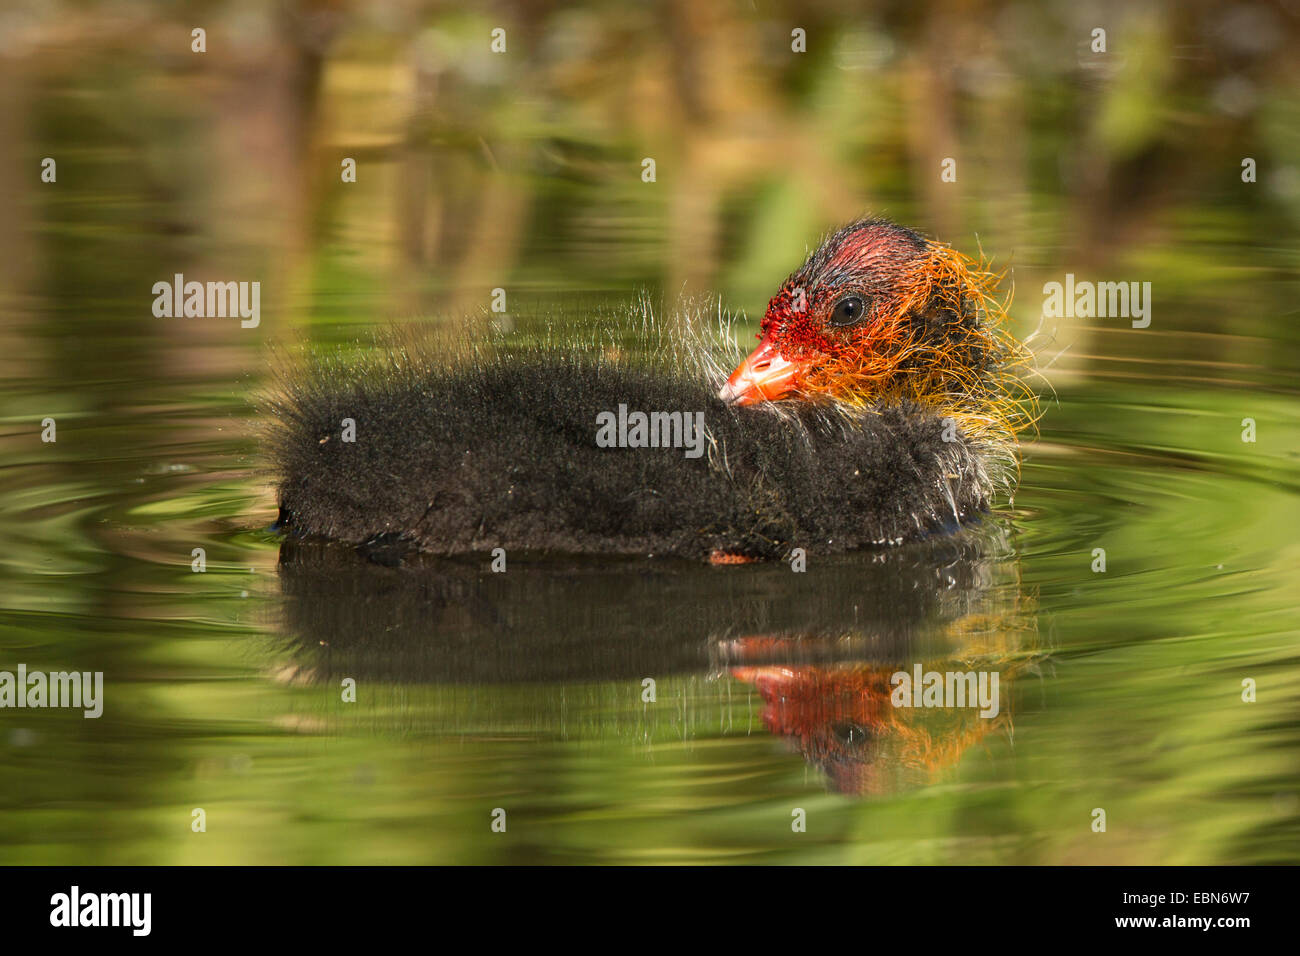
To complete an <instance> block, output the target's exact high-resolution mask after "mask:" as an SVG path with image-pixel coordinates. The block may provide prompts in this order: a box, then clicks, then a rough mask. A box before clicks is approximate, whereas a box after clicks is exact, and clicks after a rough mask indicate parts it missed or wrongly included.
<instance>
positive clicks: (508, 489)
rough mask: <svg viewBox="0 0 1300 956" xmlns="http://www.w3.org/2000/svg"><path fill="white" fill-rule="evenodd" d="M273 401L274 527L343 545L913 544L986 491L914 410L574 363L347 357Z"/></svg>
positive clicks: (611, 364) (817, 548) (547, 355)
mask: <svg viewBox="0 0 1300 956" xmlns="http://www.w3.org/2000/svg"><path fill="white" fill-rule="evenodd" d="M272 410H273V412H274V417H275V419H276V422H277V426H276V428H275V430H274V434H273V437H272V449H271V454H272V458H273V461H274V464H275V468H276V470H277V473H278V474H277V481H278V485H279V492H280V504H281V523H282V525H283V526H284V527H285V529H286V530H287V531H290V532H296V533H302V534H313V535H321V536H325V537H329V538H334V539H337V540H340V541H344V542H348V543H352V544H364V543H367V542H371V543H374V542H383V543H389V544H394V545H396V546H398V547H414V548H418V549H420V550H425V551H432V552H439V553H457V552H472V551H482V552H487V551H490V550H491V549H493V548H497V547H501V548H505V549H506V550H507V551H512V550H518V549H526V550H530V551H568V552H598V553H624V554H677V555H682V556H686V557H696V558H703V557H707V556H709V555H710V554H713V553H719V554H727V555H739V556H749V557H755V558H776V557H781V556H783V555H785V554H787V553H788V552H789V551H790V550H791V549H792V548H796V547H802V548H805V549H806V550H807V551H809V552H812V553H816V552H826V551H840V550H848V549H855V548H861V547H868V546H872V545H878V544H894V543H898V542H900V541H905V540H910V539H914V538H918V537H922V536H925V535H927V534H929V533H932V532H934V531H936V530H940V529H944V528H950V527H953V526H955V525H956V524H957V523H959V522H961V521H964V520H966V519H968V518H969V517H971V516H972V515H973V514H974V513H976V512H978V511H981V510H983V509H984V508H986V507H987V503H988V496H989V493H990V490H991V481H990V476H989V474H988V470H987V469H988V465H987V462H986V461H985V459H984V456H983V455H982V454H981V453H980V451H979V449H977V448H976V447H975V446H973V445H972V444H971V443H970V442H969V441H968V440H967V439H966V438H965V437H964V436H962V435H961V434H960V432H957V433H956V434H954V430H953V428H952V422H951V421H950V420H949V421H947V422H945V421H944V420H943V419H941V418H940V417H939V416H938V415H937V414H936V413H933V412H930V411H927V410H926V409H924V408H922V407H920V406H917V405H915V404H896V405H891V406H885V407H877V408H868V409H865V410H861V411H857V412H850V411H846V410H843V409H840V408H838V407H836V406H832V405H820V404H802V403H801V404H798V405H792V406H790V407H783V408H780V409H777V408H776V407H772V406H767V407H764V406H760V407H732V406H728V405H724V404H723V403H722V402H721V401H719V400H718V398H717V397H716V396H715V394H714V390H713V389H711V388H710V387H708V385H707V384H706V383H705V382H703V381H696V380H692V379H691V378H688V377H686V376H684V375H677V374H674V373H672V372H671V371H667V370H664V369H660V368H652V367H641V366H637V365H634V364H627V363H624V362H620V361H615V360H609V359H605V358H600V357H592V356H585V355H583V354H580V353H579V354H574V353H564V352H533V353H528V354H522V355H513V356H509V355H508V356H504V357H493V358H489V359H486V360H482V361H478V362H472V363H468V364H463V365H461V366H459V367H455V368H451V369H445V368H437V367H432V366H421V365H418V364H416V365H412V364H405V365H401V366H398V365H394V364H391V363H390V364H389V365H386V366H374V367H371V368H369V369H368V370H353V371H351V372H349V371H348V370H347V369H345V368H343V367H341V366H340V367H335V368H333V369H331V370H325V371H318V372H317V373H316V374H314V375H309V376H307V377H304V378H299V379H296V380H294V381H293V382H292V383H291V384H290V386H289V387H288V388H287V389H286V390H285V392H284V393H283V394H282V395H281V396H280V397H279V398H278V399H277V400H276V401H275V402H273V408H272ZM637 413H641V414H644V415H645V416H646V419H647V420H650V416H651V413H658V414H657V417H655V418H654V419H653V420H652V423H651V426H650V427H649V429H646V428H644V427H643V428H641V429H640V430H639V431H638V421H639V419H638V418H637ZM674 413H676V416H675V417H674ZM345 420H351V421H352V422H353V423H355V424H354V430H353V432H352V434H350V435H348V436H347V437H351V438H352V439H353V440H351V441H345V440H344V437H345V433H344V428H345V426H344V421H345ZM695 423H699V424H700V425H702V428H701V430H700V432H699V434H698V435H696V434H695V433H694V432H693V431H692V429H693V427H694V425H695ZM945 438H946V439H948V440H945ZM652 439H654V440H655V441H654V444H657V445H659V447H653V446H652V445H651V440H652ZM659 439H661V440H659ZM642 445H646V446H648V447H641V446H642ZM665 445H666V446H667V447H664V446H665ZM633 446H635V447H633Z"/></svg>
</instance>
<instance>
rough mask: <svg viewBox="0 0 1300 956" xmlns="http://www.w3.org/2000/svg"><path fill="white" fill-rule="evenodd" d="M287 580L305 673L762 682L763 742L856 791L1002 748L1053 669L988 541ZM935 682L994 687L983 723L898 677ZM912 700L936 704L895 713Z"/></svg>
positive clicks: (319, 547) (313, 566)
mask: <svg viewBox="0 0 1300 956" xmlns="http://www.w3.org/2000/svg"><path fill="white" fill-rule="evenodd" d="M381 557H382V556H381ZM279 570H280V583H281V590H282V594H283V602H282V608H283V626H282V628H281V630H282V632H283V636H284V638H285V639H286V646H285V648H283V650H284V651H287V653H288V654H289V655H290V658H291V663H290V668H289V669H290V670H291V671H292V673H294V674H295V675H297V677H298V678H299V679H302V680H307V681H311V682H324V683H335V684H336V683H337V682H338V680H339V679H340V678H341V677H344V676H350V677H353V678H356V679H357V680H358V682H362V681H372V682H374V681H379V682H387V683H393V684H413V683H418V684H424V685H429V686H433V687H437V686H448V685H473V686H481V685H492V686H502V685H504V686H507V687H509V686H513V685H525V684H527V685H548V684H556V685H564V684H576V683H586V682H620V681H628V682H634V683H635V685H636V686H637V687H639V685H640V682H641V681H642V679H643V678H646V677H653V678H655V679H657V680H658V679H662V678H664V677H668V676H671V675H690V674H695V675H710V676H712V677H714V678H716V679H718V680H722V681H737V682H740V683H742V684H748V685H751V686H752V687H753V688H754V690H755V691H756V693H757V695H758V696H759V698H760V699H761V702H762V719H763V722H764V724H765V726H766V727H767V728H768V730H770V731H771V733H773V734H774V735H776V736H778V737H780V738H782V739H784V740H785V741H786V742H787V744H788V745H789V746H790V747H791V748H792V749H793V750H795V751H796V752H798V753H799V754H800V755H801V756H802V757H803V759H804V760H806V761H807V762H808V763H809V764H810V765H812V766H815V767H816V768H818V769H819V770H820V771H821V772H823V773H824V775H825V779H826V781H827V784H828V786H829V787H831V788H832V789H834V790H836V791H839V792H841V793H845V794H853V795H872V794H881V793H888V792H894V791H896V790H899V789H903V788H908V787H914V786H919V785H924V784H926V783H930V782H933V781H935V780H938V779H941V778H942V777H943V775H944V774H945V773H947V772H949V771H950V770H951V769H952V768H953V767H954V766H955V765H956V764H957V762H958V761H959V760H960V759H961V757H962V755H963V754H964V753H965V752H967V751H968V750H969V749H970V748H972V747H973V746H975V745H976V744H978V743H980V742H982V741H986V740H988V739H989V738H990V736H991V735H995V734H1008V733H1009V732H1010V729H1011V721H1012V713H1013V703H1014V690H1015V683H1016V681H1017V679H1018V678H1019V677H1020V676H1021V675H1022V674H1023V673H1024V672H1026V671H1027V670H1032V669H1034V668H1035V667H1036V666H1037V664H1038V662H1039V661H1040V660H1041V658H1042V653H1041V649H1040V648H1039V646H1038V635H1037V631H1036V627H1035V614H1034V602H1033V601H1032V599H1031V598H1030V597H1029V596H1027V595H1026V594H1025V593H1024V591H1023V589H1022V588H1021V586H1020V582H1019V580H1018V566H1017V564H1016V561H1015V559H1014V557H1013V555H1012V554H1011V551H1010V549H1009V548H1008V547H1007V545H1006V543H1005V541H1003V540H1002V539H1001V538H1000V537H998V536H996V535H990V534H987V533H980V534H972V533H962V534H959V535H956V536H948V537H945V538H940V539H935V540H932V541H929V542H923V543H921V544H918V545H914V546H909V547H905V548H896V549H892V550H889V551H883V552H877V553H865V554H856V555H848V556H840V557H837V558H835V559H834V560H830V559H827V560H824V561H820V562H819V561H816V560H813V561H810V562H809V567H808V570H807V571H805V572H803V573H795V572H793V571H792V569H791V567H790V566H788V565H783V564H772V565H751V566H742V567H734V568H701V567H699V566H698V565H697V564H694V563H690V562H677V561H639V562H638V561H628V560H601V559H596V558H573V557H557V556H546V557H536V558H532V559H529V560H525V559H522V558H519V559H511V560H510V564H509V566H508V570H507V571H506V572H505V573H494V572H492V571H491V570H490V567H489V562H488V561H487V560H486V559H485V560H481V561H480V560H473V559H463V558H458V559H447V558H435V557H431V556H416V557H414V558H412V557H411V556H405V557H403V559H402V560H401V561H399V562H391V561H382V560H378V559H376V558H375V556H373V555H368V554H366V553H365V552H364V551H362V552H360V553H358V552H356V551H354V550H353V549H349V548H344V547H340V546H338V545H334V544H318V543H312V542H304V541H301V540H295V539H290V540H286V541H285V542H284V543H283V544H282V549H281V561H280V569H279ZM918 666H919V670H918ZM932 673H937V674H939V675H943V674H948V673H958V674H967V673H969V674H984V675H985V676H986V677H987V676H988V675H990V674H996V675H997V678H996V679H997V687H996V690H997V696H998V706H997V708H996V713H988V715H987V716H981V708H980V707H979V706H976V705H975V704H977V701H976V700H975V699H974V693H973V691H974V686H975V685H974V684H972V685H971V687H972V699H971V700H965V701H962V702H961V703H962V705H961V706H944V701H943V699H942V693H939V692H936V694H932V695H931V697H932V698H933V699H930V700H928V701H926V700H923V695H922V694H921V690H920V688H918V689H917V690H916V691H915V692H912V691H910V690H908V694H907V695H906V699H905V700H904V690H905V689H907V688H902V687H901V685H902V684H904V683H906V681H904V680H903V679H902V678H900V677H899V676H898V675H900V674H905V675H907V678H908V680H910V679H911V678H912V677H913V676H914V675H916V676H919V675H921V674H932ZM987 689H988V688H986V691H987ZM913 700H914V702H915V703H929V704H931V706H902V705H901V703H903V702H908V703H910V702H912V701H913ZM949 703H951V701H950V702H949ZM935 704H937V706H935ZM988 710H989V708H985V712H986V713H987V712H988Z"/></svg>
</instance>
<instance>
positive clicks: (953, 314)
mask: <svg viewBox="0 0 1300 956" xmlns="http://www.w3.org/2000/svg"><path fill="white" fill-rule="evenodd" d="M999 279H1000V276H997V275H994V274H992V273H990V272H988V271H986V270H984V269H983V267H982V265H981V264H976V263H974V262H972V261H971V260H970V259H967V258H966V257H965V256H963V255H961V254H960V253H958V252H956V251H955V250H953V249H952V248H950V247H949V246H946V245H944V244H942V243H938V242H933V241H930V240H927V239H924V238H923V237H921V236H920V235H918V234H916V233H915V232H912V231H911V230H910V229H905V228H903V227H901V226H897V225H895V224H893V223H891V222H887V221H884V220H880V219H864V220H859V221H858V222H854V223H852V224H850V225H848V226H846V227H844V228H843V229H841V230H839V231H838V232H836V233H834V234H833V235H831V236H830V237H829V238H827V239H826V241H825V242H823V243H822V245H821V246H820V247H819V248H818V249H817V250H816V251H815V252H813V253H812V255H810V256H809V257H808V260H807V261H806V262H805V263H804V264H803V266H801V267H800V268H799V269H798V270H797V271H796V272H795V273H794V274H793V275H791V276H790V277H789V278H788V279H786V281H785V282H784V283H783V284H782V285H781V288H780V289H779V290H778V291H777V293H776V295H775V296H773V298H772V301H771V302H770V303H769V304H768V307H767V312H766V314H765V315H764V316H763V323H762V328H761V331H760V332H759V339H760V343H759V346H758V348H756V349H755V350H754V351H753V353H751V354H750V355H749V357H748V358H746V359H745V361H744V362H742V363H741V364H740V366H739V367H738V368H737V369H736V370H735V372H733V373H732V375H731V377H730V378H729V379H728V380H727V383H726V385H724V386H723V388H722V390H721V392H720V393H719V397H720V398H721V399H722V400H723V401H724V402H727V403H729V404H735V405H749V404H755V403H759V402H775V401H780V400H800V399H802V400H805V401H817V400H826V401H834V402H837V403H839V404H841V405H847V406H850V407H858V408H864V407H869V406H873V405H877V404H881V403H884V402H888V401H891V400H909V401H914V402H917V403H919V404H922V405H925V406H928V407H932V408H934V409H935V410H936V411H938V412H940V413H942V414H945V415H947V414H951V415H952V416H953V417H954V418H956V419H957V420H958V421H959V422H960V423H961V424H962V425H963V427H966V428H967V429H968V430H969V431H985V430H986V428H987V427H988V426H993V427H994V430H997V431H1001V432H1004V433H1005V432H1006V431H1010V433H1011V435H1012V436H1014V433H1015V431H1016V430H1017V429H1018V427H1019V426H1020V424H1021V423H1022V421H1023V419H1024V418H1025V414H1024V409H1023V408H1022V407H1021V401H1020V399H1019V398H1017V397H1015V395H1016V389H1015V387H1014V386H1013V384H1012V380H1013V379H1014V374H1013V372H1012V370H1013V368H1014V367H1015V366H1016V365H1018V364H1020V363H1021V361H1022V359H1023V357H1024V355H1025V352H1024V349H1023V346H1021V345H1020V344H1019V343H1018V342H1016V341H1015V340H1014V339H1013V338H1012V337H1011V336H1010V335H1009V334H1008V333H1006V332H1005V331H1004V329H1003V324H1004V321H1005V318H1006V312H1005V308H1004V306H1003V305H1001V304H999V303H998V302H997V300H996V299H995V298H994V296H995V294H996V291H997V285H998V281H999Z"/></svg>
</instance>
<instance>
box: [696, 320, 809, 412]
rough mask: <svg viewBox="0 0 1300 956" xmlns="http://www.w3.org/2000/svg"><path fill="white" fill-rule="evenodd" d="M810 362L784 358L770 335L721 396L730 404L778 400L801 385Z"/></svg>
mask: <svg viewBox="0 0 1300 956" xmlns="http://www.w3.org/2000/svg"><path fill="white" fill-rule="evenodd" d="M809 364H810V363H809V362H806V361H804V362H792V361H790V360H789V359H786V358H783V357H782V356H781V353H780V352H778V351H777V350H776V346H775V345H773V344H772V339H771V337H770V336H768V337H767V338H764V339H763V341H761V342H759V343H758V348H756V349H754V351H753V352H751V353H750V355H749V358H747V359H745V361H743V362H741V363H740V367H739V368H737V369H736V370H735V371H734V372H732V373H731V378H729V379H727V384H726V385H724V386H722V390H721V391H719V392H718V398H720V399H722V400H723V401H724V402H726V403H727V404H728V405H753V404H755V403H756V402H775V401H776V400H777V399H779V398H784V397H785V396H786V395H788V394H790V393H791V392H792V391H794V390H795V389H796V388H798V387H799V381H800V379H801V378H802V377H803V374H804V372H806V371H807V370H808V366H809Z"/></svg>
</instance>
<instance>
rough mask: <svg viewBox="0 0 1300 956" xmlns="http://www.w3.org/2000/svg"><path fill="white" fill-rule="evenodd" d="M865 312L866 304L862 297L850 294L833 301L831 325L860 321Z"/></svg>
mask: <svg viewBox="0 0 1300 956" xmlns="http://www.w3.org/2000/svg"><path fill="white" fill-rule="evenodd" d="M866 314H867V304H866V303H865V302H863V301H862V297H861V296H856V295H851V296H848V297H847V298H843V299H840V301H838V302H836V303H835V308H833V309H831V319H830V322H831V325H835V326H841V327H843V326H846V325H854V324H856V323H858V322H861V321H862V317H863V316H864V315H866Z"/></svg>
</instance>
